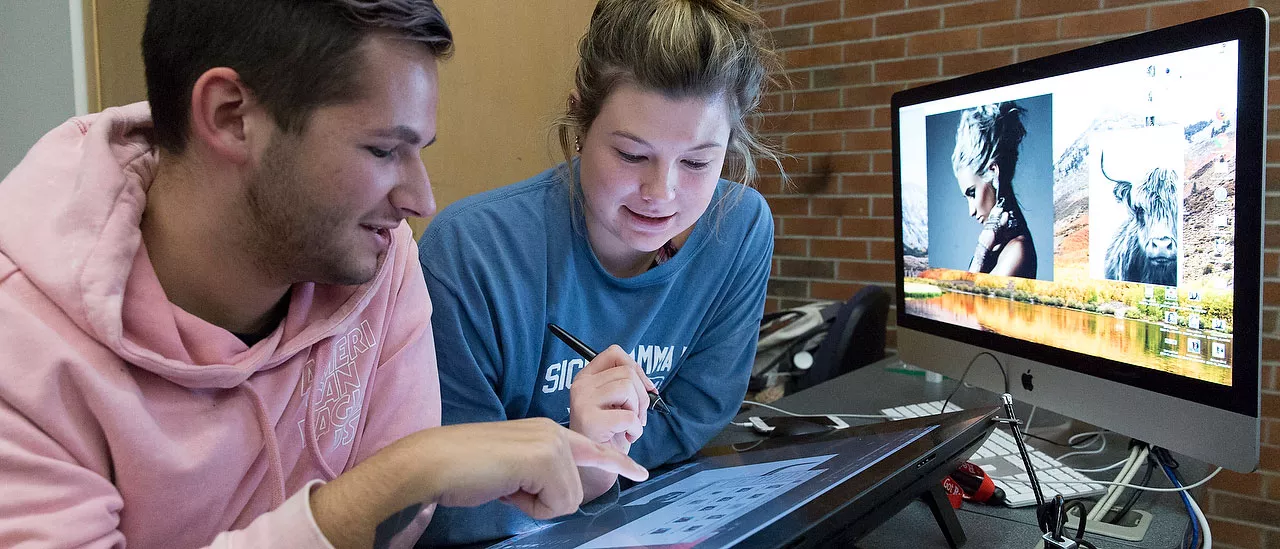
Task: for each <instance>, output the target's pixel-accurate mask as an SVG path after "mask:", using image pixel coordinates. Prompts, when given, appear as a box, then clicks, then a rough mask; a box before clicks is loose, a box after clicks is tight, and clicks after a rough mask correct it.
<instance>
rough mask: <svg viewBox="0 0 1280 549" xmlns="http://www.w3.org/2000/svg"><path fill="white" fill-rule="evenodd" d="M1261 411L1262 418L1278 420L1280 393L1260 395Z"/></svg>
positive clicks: (1279, 415) (1279, 414)
mask: <svg viewBox="0 0 1280 549" xmlns="http://www.w3.org/2000/svg"><path fill="white" fill-rule="evenodd" d="M1264 383H1265V381H1264ZM1261 409H1262V415H1263V417H1274V418H1280V393H1272V392H1266V393H1262V408H1261Z"/></svg>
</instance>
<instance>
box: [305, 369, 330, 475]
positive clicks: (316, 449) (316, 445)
mask: <svg viewBox="0 0 1280 549" xmlns="http://www.w3.org/2000/svg"><path fill="white" fill-rule="evenodd" d="M323 385H324V383H316V376H315V375H314V372H313V375H312V376H311V386H310V387H307V396H306V400H305V402H306V406H307V417H306V420H305V423H306V426H307V428H306V429H307V433H306V438H307V449H308V450H310V451H311V456H312V457H314V458H315V460H316V463H319V464H320V470H321V471H323V472H324V474H325V477H326V478H325V481H326V482H327V481H330V480H333V479H335V478H338V474H337V473H335V472H334V471H333V469H332V468H330V467H329V462H327V461H325V459H324V454H322V453H320V442H319V440H318V438H319V437H317V436H316V400H317V399H316V398H314V397H315V394H314V393H315V388H316V387H317V386H323Z"/></svg>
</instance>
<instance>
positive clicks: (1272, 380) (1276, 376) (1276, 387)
mask: <svg viewBox="0 0 1280 549" xmlns="http://www.w3.org/2000/svg"><path fill="white" fill-rule="evenodd" d="M1262 371H1263V373H1264V374H1270V377H1269V378H1268V376H1266V375H1264V376H1263V378H1262V383H1263V386H1262V388H1263V389H1265V390H1268V391H1280V366H1263V367H1262ZM1268 379H1269V381H1268ZM1278 419H1280V418H1278ZM1276 443H1277V444H1280V440H1277V441H1276Z"/></svg>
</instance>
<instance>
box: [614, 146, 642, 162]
mask: <svg viewBox="0 0 1280 549" xmlns="http://www.w3.org/2000/svg"><path fill="white" fill-rule="evenodd" d="M615 150H616V149H615ZM618 156H619V157H621V158H622V161H623V162H627V163H630V164H635V163H637V162H640V161H642V160H644V157H643V156H640V155H635V154H627V153H624V152H622V151H618Z"/></svg>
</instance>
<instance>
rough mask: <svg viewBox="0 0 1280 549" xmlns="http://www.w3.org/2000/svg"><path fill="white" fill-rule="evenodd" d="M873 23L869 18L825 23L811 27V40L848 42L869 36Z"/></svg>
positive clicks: (818, 42) (817, 42) (818, 41)
mask: <svg viewBox="0 0 1280 549" xmlns="http://www.w3.org/2000/svg"><path fill="white" fill-rule="evenodd" d="M873 27H874V23H873V22H872V21H871V19H854V20H852V21H840V22H837V23H825V24H821V25H815V26H814V27H813V42H814V43H815V44H821V43H824V42H848V41H850V40H861V39H863V38H870V37H871V31H872V29H873Z"/></svg>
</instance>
